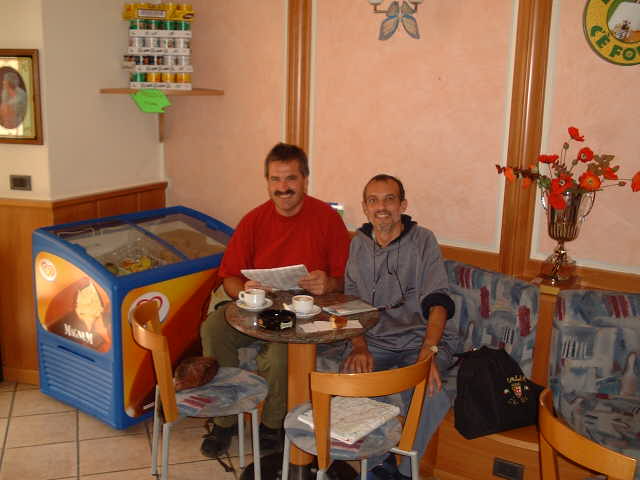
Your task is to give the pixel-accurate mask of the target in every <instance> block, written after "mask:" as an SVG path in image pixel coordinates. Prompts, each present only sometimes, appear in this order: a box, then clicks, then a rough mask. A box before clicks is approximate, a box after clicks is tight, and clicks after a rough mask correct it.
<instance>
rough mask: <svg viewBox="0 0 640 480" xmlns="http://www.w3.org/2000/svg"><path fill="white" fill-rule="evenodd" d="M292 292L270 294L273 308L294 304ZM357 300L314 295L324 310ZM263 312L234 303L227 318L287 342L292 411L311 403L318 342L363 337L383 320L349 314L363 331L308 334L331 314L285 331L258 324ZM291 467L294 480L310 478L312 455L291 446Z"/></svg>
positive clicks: (241, 328) (267, 337) (368, 314)
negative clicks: (311, 377)
mask: <svg viewBox="0 0 640 480" xmlns="http://www.w3.org/2000/svg"><path fill="white" fill-rule="evenodd" d="M293 295H294V294H293V293H291V292H274V293H269V295H268V297H269V298H270V299H271V300H273V306H271V307H270V308H274V309H280V308H283V306H282V304H283V303H287V304H290V303H291V297H292V296H293ZM355 299H356V297H353V296H350V295H344V294H342V293H328V294H326V295H319V296H314V302H315V304H316V305H318V306H320V307H324V306H328V305H334V304H337V303H342V302H346V301H349V300H355ZM258 313H259V312H251V311H248V310H244V309H242V308H240V307H238V306H237V305H236V304H235V303H231V304H229V305H228V306H227V308H226V310H225V317H226V319H227V322H228V323H229V325H231V326H232V327H233V328H235V329H236V330H238V331H240V332H242V333H244V334H246V335H249V336H252V337H255V338H258V339H260V340H266V341H269V342H278V343H287V344H288V347H287V349H288V355H289V356H288V365H289V367H288V368H289V373H288V377H289V387H288V392H289V393H288V402H287V406H288V408H289V410H292V409H293V408H295V407H296V406H298V405H300V404H301V403H306V402H309V401H310V399H311V392H310V389H309V373H311V372H312V371H313V370H315V366H316V345H317V344H318V343H331V342H337V341H339V340H344V339H347V338H352V337H356V336H359V335H362V334H363V333H365V332H366V331H367V330H369V329H370V328H371V327H373V326H374V325H375V324H376V323H377V322H378V318H379V314H378V312H377V311H373V312H366V313H358V314H354V315H349V316H348V317H347V318H348V319H349V320H358V321H359V322H360V324H361V325H362V327H361V328H348V329H347V328H339V329H331V330H327V331H323V332H312V333H306V332H304V331H303V330H302V329H301V328H300V325H303V324H305V323H309V322H314V321H327V322H328V321H329V317H330V315H329V314H328V313H326V312H324V311H322V312H321V313H319V314H318V315H316V316H314V317H312V318H308V319H301V318H299V319H297V320H296V327H295V328H287V329H285V330H279V331H276V330H265V329H264V328H261V327H259V326H258V325H257V318H258ZM290 458H291V468H290V475H293V477H290V478H306V477H307V476H308V475H307V473H305V472H306V471H307V470H308V466H309V464H310V463H311V460H312V456H311V455H309V454H308V453H306V452H303V451H302V450H299V449H298V448H296V447H295V446H294V445H292V446H291V457H290Z"/></svg>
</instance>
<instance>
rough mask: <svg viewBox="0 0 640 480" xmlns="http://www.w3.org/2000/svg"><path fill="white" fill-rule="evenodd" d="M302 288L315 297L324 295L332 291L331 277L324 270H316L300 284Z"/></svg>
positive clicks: (301, 280) (302, 279) (303, 278)
mask: <svg viewBox="0 0 640 480" xmlns="http://www.w3.org/2000/svg"><path fill="white" fill-rule="evenodd" d="M298 285H300V286H301V287H302V288H304V289H305V290H307V291H308V292H311V293H313V294H314V295H323V294H325V293H329V292H330V291H331V290H330V288H331V277H329V275H327V274H326V273H325V272H323V271H322V270H314V271H313V272H311V273H310V274H309V275H307V276H306V277H302V278H301V279H300V281H299V282H298Z"/></svg>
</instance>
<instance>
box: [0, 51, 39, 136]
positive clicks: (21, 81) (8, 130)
mask: <svg viewBox="0 0 640 480" xmlns="http://www.w3.org/2000/svg"><path fill="white" fill-rule="evenodd" d="M0 143H30V144H36V145H42V119H41V113H40V76H39V71H38V50H7V49H0Z"/></svg>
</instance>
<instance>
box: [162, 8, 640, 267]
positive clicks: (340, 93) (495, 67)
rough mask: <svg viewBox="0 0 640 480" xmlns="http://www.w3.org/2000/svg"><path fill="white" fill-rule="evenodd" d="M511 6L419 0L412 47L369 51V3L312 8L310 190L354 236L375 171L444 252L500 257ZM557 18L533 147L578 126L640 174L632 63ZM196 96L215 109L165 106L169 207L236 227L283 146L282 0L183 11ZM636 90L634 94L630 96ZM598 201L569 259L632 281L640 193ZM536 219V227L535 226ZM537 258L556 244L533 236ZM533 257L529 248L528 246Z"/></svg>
mask: <svg viewBox="0 0 640 480" xmlns="http://www.w3.org/2000/svg"><path fill="white" fill-rule="evenodd" d="M514 5H517V2H513V1H508V0H482V1H480V0H469V1H467V2H464V8H462V7H461V4H460V3H459V2H434V1H429V2H424V3H423V4H422V5H421V7H420V11H419V12H418V14H417V16H416V18H417V20H418V24H419V26H420V30H421V34H422V38H421V39H420V40H413V39H411V38H409V37H408V36H407V35H406V33H405V32H404V30H402V27H400V28H399V30H398V31H397V32H396V34H395V35H394V37H392V38H391V39H390V40H388V41H385V42H381V41H379V40H378V39H377V36H378V28H379V25H380V22H381V21H382V19H383V18H384V16H383V15H374V14H373V13H372V12H371V6H370V5H369V4H368V3H367V2H366V1H365V0H361V1H349V2H345V1H344V0H322V1H315V2H314V8H315V11H316V13H317V17H316V18H315V22H316V27H317V28H316V32H315V34H316V35H315V44H314V45H315V54H316V56H315V58H314V61H315V63H314V64H313V91H312V101H313V112H312V114H313V115H312V144H311V148H310V157H311V170H312V173H311V182H310V188H311V193H312V194H314V195H316V196H318V197H319V198H323V199H326V200H328V201H329V200H330V201H339V202H342V203H344V204H345V206H346V213H345V221H346V222H347V224H349V226H350V227H354V226H357V225H359V224H360V223H361V222H362V221H363V220H364V216H363V214H362V213H361V209H360V193H361V189H362V186H363V184H364V183H365V182H366V180H367V179H368V178H370V177H371V176H372V175H374V174H376V173H379V172H387V173H390V174H394V175H398V176H399V177H400V178H401V179H402V180H403V181H404V182H405V184H406V187H407V192H408V199H409V213H410V214H411V215H413V216H414V217H415V218H416V219H417V220H418V221H419V222H420V223H421V224H423V225H425V226H428V227H429V228H431V229H433V230H434V232H435V233H436V235H437V236H438V238H439V239H440V240H441V242H442V243H443V244H449V245H460V246H468V247H473V248H479V249H482V250H487V251H497V250H498V243H497V239H498V238H499V233H500V231H499V228H500V227H499V218H500V215H501V212H502V210H501V209H502V206H501V198H502V189H503V184H502V178H501V177H499V176H497V175H496V173H495V169H494V167H493V165H494V164H495V163H503V162H504V155H505V153H504V149H505V144H506V135H507V133H506V130H507V128H506V126H507V125H508V113H509V107H510V105H509V101H510V97H509V92H510V89H511V84H510V82H511V70H512V48H513V45H512V42H513V35H514V34H513V30H514V26H513V21H514ZM554 7H555V8H556V12H555V13H556V15H559V17H558V18H557V21H555V23H554V26H553V28H554V41H553V45H552V55H551V64H550V69H549V71H550V79H551V82H550V83H549V86H548V88H547V91H548V92H549V95H550V98H549V102H548V104H549V111H548V112H547V128H546V131H548V132H549V138H545V139H543V142H545V147H544V149H545V151H549V152H551V151H557V150H558V148H559V147H560V145H561V143H562V141H563V139H564V135H565V132H566V127H567V126H569V125H576V126H578V127H580V128H581V129H582V130H583V131H584V133H585V135H586V136H587V140H588V144H589V145H590V146H591V147H592V148H593V149H594V150H596V151H601V150H602V151H607V152H610V153H614V154H616V155H617V158H618V159H619V160H621V165H622V167H621V171H622V172H623V173H627V174H629V175H631V174H632V173H633V172H635V171H637V170H638V169H640V155H638V153H639V150H640V148H639V147H640V136H639V135H637V133H636V131H635V130H636V126H635V124H636V123H637V122H635V119H636V118H637V114H636V112H635V111H634V109H636V108H637V105H638V104H639V102H638V96H639V95H640V92H639V91H638V89H637V85H638V79H639V75H640V67H639V66H634V67H619V66H615V65H611V64H608V63H607V62H605V61H603V60H601V59H600V58H599V57H597V56H596V55H595V54H594V53H593V52H592V51H591V50H590V48H589V46H588V45H587V43H586V41H585V39H584V37H583V33H582V9H583V8H584V1H582V0H563V1H562V2H559V1H557V2H554ZM194 8H195V9H196V12H197V17H196V21H195V23H194V41H193V48H194V64H195V68H196V72H195V74H194V78H195V80H194V84H195V85H196V86H199V87H211V88H222V89H224V90H225V95H224V96H223V97H204V98H202V97H196V98H174V100H173V101H174V105H173V106H172V107H171V108H170V112H169V114H168V115H167V127H168V128H167V136H168V140H167V141H166V142H165V152H166V162H167V174H168V177H169V181H170V190H169V197H168V198H169V203H170V204H185V205H188V206H191V207H194V208H197V209H200V210H203V211H205V212H207V213H210V214H211V215H213V216H214V217H216V218H219V219H221V220H223V221H225V222H227V223H229V224H231V225H234V226H235V225H236V224H237V222H238V221H239V220H240V218H241V216H242V215H243V214H244V213H246V212H247V211H248V210H249V209H250V208H252V207H254V206H255V205H257V204H258V203H260V202H261V201H263V200H264V199H266V190H265V185H264V179H263V176H262V159H263V158H264V155H265V154H266V152H267V151H268V149H269V148H270V147H271V146H272V145H273V144H274V143H275V142H276V141H278V140H279V139H281V138H282V118H283V117H282V115H283V108H284V100H283V95H284V91H285V81H286V79H285V56H284V52H285V43H284V41H285V38H284V29H285V15H286V13H285V11H284V10H285V2H284V0H262V1H260V2H255V1H249V0H235V1H234V2H208V1H206V0H199V1H194ZM634 87H636V88H635V89H634ZM619 190H620V191H607V192H605V193H603V194H601V195H599V198H598V200H597V204H596V207H595V209H594V211H593V213H592V215H591V216H590V217H589V219H588V220H587V222H586V224H585V226H584V228H583V232H582V234H581V236H580V238H579V239H578V240H577V241H575V242H573V243H570V244H569V247H570V250H571V253H572V254H575V257H577V259H578V261H579V263H582V264H590V265H593V264H597V265H600V266H605V267H607V268H612V269H622V270H627V271H632V272H635V273H640V267H639V266H640V252H639V251H638V249H637V248H634V247H635V243H637V239H638V238H640V235H639V233H640V232H639V226H638V221H637V218H638V217H637V214H635V215H634V209H637V207H638V206H640V195H639V194H634V195H632V194H631V192H630V191H628V190H627V189H625V190H624V191H621V190H622V189H619ZM538 223H540V222H538ZM534 243H535V245H534V252H533V256H534V257H536V258H540V257H544V256H546V255H547V254H548V253H549V252H550V251H551V249H552V247H553V243H552V242H550V241H549V239H548V238H547V237H546V233H545V230H544V228H543V229H541V230H540V229H539V231H538V232H536V233H535V234H534ZM538 245H539V246H538Z"/></svg>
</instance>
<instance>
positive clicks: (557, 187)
mask: <svg viewBox="0 0 640 480" xmlns="http://www.w3.org/2000/svg"><path fill="white" fill-rule="evenodd" d="M574 184H575V183H574V181H573V178H571V176H570V175H560V176H559V177H558V178H554V179H553V180H551V193H564V192H566V191H567V190H569V189H570V188H571V187H573V186H574ZM563 208H564V207H563Z"/></svg>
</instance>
